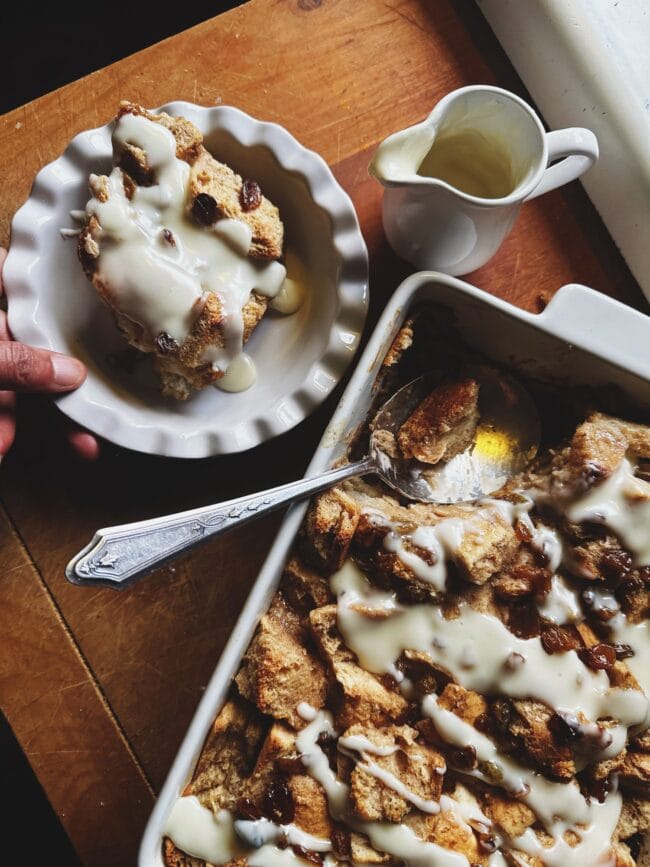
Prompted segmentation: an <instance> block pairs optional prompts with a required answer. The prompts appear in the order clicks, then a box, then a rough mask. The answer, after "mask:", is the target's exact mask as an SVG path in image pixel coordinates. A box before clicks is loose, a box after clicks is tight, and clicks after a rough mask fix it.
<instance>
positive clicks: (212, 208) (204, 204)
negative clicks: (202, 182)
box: [192, 193, 219, 226]
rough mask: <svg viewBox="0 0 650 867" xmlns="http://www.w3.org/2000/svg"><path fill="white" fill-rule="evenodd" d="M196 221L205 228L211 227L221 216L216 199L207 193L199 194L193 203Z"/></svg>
mask: <svg viewBox="0 0 650 867" xmlns="http://www.w3.org/2000/svg"><path fill="white" fill-rule="evenodd" d="M192 214H193V216H194V219H195V220H196V221H197V222H198V223H201V224H202V225H203V226H211V225H212V224H213V223H214V222H215V220H216V219H217V217H218V216H219V209H218V207H217V201H216V199H213V198H212V196H209V195H208V194H207V193H199V194H198V196H196V198H195V199H194V202H193V203H192Z"/></svg>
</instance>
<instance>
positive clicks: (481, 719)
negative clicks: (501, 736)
mask: <svg viewBox="0 0 650 867" xmlns="http://www.w3.org/2000/svg"><path fill="white" fill-rule="evenodd" d="M474 728H475V729H478V730H479V731H480V732H483V734H484V735H489V734H493V726H492V719H491V717H490V714H489V713H482V714H479V716H477V717H476V719H475V720H474Z"/></svg>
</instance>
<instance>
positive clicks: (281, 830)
mask: <svg viewBox="0 0 650 867" xmlns="http://www.w3.org/2000/svg"><path fill="white" fill-rule="evenodd" d="M234 827H235V831H236V832H237V835H238V836H239V837H240V838H241V839H242V840H243V841H244V842H245V843H247V844H248V845H249V846H251V847H252V848H253V849H260V848H261V847H262V846H265V845H266V844H267V843H278V842H281V841H285V840H286V842H287V843H289V844H291V845H292V846H302V847H303V848H304V849H309V850H312V851H313V852H329V851H331V849H332V843H331V842H330V841H329V840H324V839H323V838H322V837H314V835H313V834H308V833H307V832H306V831H303V830H302V828H299V827H298V826H297V825H294V824H291V823H290V824H287V825H276V823H275V822H271V820H270V819H254V820H249V819H235V822H234Z"/></svg>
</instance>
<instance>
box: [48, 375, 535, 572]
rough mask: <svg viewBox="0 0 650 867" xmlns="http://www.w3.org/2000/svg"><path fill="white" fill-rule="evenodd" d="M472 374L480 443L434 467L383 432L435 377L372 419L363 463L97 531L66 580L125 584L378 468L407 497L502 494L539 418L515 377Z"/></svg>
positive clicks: (392, 428)
mask: <svg viewBox="0 0 650 867" xmlns="http://www.w3.org/2000/svg"><path fill="white" fill-rule="evenodd" d="M471 375H472V376H473V377H474V378H475V379H476V380H477V381H478V382H479V385H480V390H479V411H480V416H481V418H480V422H479V425H478V428H477V432H476V437H475V441H474V443H473V444H472V446H470V447H469V448H468V449H467V450H466V451H465V452H463V453H462V454H459V455H457V456H456V457H455V458H452V460H450V461H448V462H447V463H445V464H440V465H435V466H429V465H425V464H421V463H419V462H418V461H415V460H403V459H396V458H392V457H390V456H389V455H388V454H387V453H386V452H385V451H382V449H381V447H380V445H379V442H378V440H379V439H380V438H379V437H378V436H377V432H378V431H380V430H382V431H388V432H389V433H396V432H397V431H398V430H399V428H400V427H401V425H402V424H403V423H404V422H405V421H406V419H407V418H408V416H409V415H410V414H411V413H412V412H413V410H414V409H415V408H416V407H417V405H418V404H419V403H420V402H421V401H422V400H423V399H424V398H425V397H426V396H427V394H429V393H430V392H431V390H432V388H433V385H434V380H433V378H432V376H423V377H419V378H418V379H415V380H413V382H411V383H409V384H408V385H405V386H404V387H403V388H401V389H400V390H399V391H398V392H396V393H395V394H394V395H393V397H391V398H390V400H388V401H386V403H385V404H384V405H383V406H382V407H381V409H380V410H379V412H378V413H377V415H376V417H375V419H374V422H373V432H372V435H371V437H370V454H369V455H368V456H367V457H365V458H363V459H362V460H360V461H356V462H355V463H352V464H346V465H345V466H342V467H337V468H336V469H333V470H328V471H327V472H324V473H321V474H320V475H318V476H314V477H312V478H307V479H300V480H299V481H297V482H290V483H289V484H286V485H279V486H278V487H277V488H271V489H269V490H268V491H263V492H261V493H256V494H250V495H249V496H245V497H237V499H234V500H227V501H226V502H224V503H219V504H216V505H211V506H204V507H202V508H199V509H190V510H189V511H187V512H178V513H177V514H174V515H165V516H163V517H161V518H151V519H149V520H147V521H136V522H134V523H132V524H122V525H121V526H118V527H107V528H105V529H103V530H98V531H97V532H96V533H95V536H94V538H93V539H92V541H91V542H90V544H89V545H87V546H86V547H85V548H84V549H83V550H82V551H80V552H79V554H77V555H76V557H73V558H72V560H71V561H70V562H69V563H68V566H67V567H66V572H65V574H66V577H67V579H68V581H71V582H72V583H73V584H87V585H91V586H94V585H98V584H99V585H101V584H103V585H106V586H108V587H114V588H117V589H120V588H122V587H125V586H127V585H128V584H131V583H133V582H134V581H136V580H137V579H138V578H140V577H142V576H143V575H145V574H146V573H147V572H151V571H152V570H153V569H155V568H157V567H159V566H161V565H162V564H163V563H164V562H166V561H168V560H170V559H172V558H173V557H176V556H178V555H179V554H181V553H182V552H184V551H186V550H187V549H189V548H192V547H193V546H194V545H197V544H199V543H200V542H203V541H205V540H206V539H209V538H211V537H213V536H217V535H219V534H220V533H224V532H226V531H227V530H231V529H233V528H234V527H238V526H241V525H242V524H245V523H247V522H248V521H251V520H253V519H254V518H257V517H258V516H259V515H262V514H264V513H265V512H271V511H273V510H274V509H279V508H280V507H281V506H284V505H286V504H287V503H292V502H294V501H295V500H300V499H303V498H305V497H308V496H310V494H316V493H318V492H319V491H324V490H326V489H327V488H331V487H333V486H334V485H336V484H338V483H339V482H342V481H343V480H344V479H348V478H350V477H352V476H364V475H366V474H368V473H377V475H379V476H380V477H381V478H382V479H383V480H384V481H385V482H386V483H387V484H388V485H390V487H391V488H394V489H395V490H396V491H398V492H399V493H400V494H402V495H403V496H404V497H406V498H408V499H410V500H419V501H421V502H435V503H458V502H465V501H471V500H477V499H479V498H480V497H482V496H485V495H487V494H489V493H491V492H493V491H496V490H497V489H498V488H500V487H501V486H502V485H503V484H504V483H505V482H506V481H507V480H508V479H509V478H510V477H511V476H512V475H514V474H515V473H517V472H519V471H520V470H521V469H523V467H524V466H525V465H526V463H527V462H528V461H529V460H531V458H533V457H534V456H535V454H536V452H537V448H538V446H539V438H540V425H539V417H538V414H537V410H536V408H535V404H534V403H533V401H532V400H531V398H530V396H529V394H528V392H527V391H526V390H525V389H524V388H523V387H522V386H521V385H519V384H518V383H516V382H515V381H514V380H512V379H510V378H509V377H504V376H501V375H499V374H497V373H496V372H495V371H491V370H488V369H483V368H481V369H479V370H478V371H471Z"/></svg>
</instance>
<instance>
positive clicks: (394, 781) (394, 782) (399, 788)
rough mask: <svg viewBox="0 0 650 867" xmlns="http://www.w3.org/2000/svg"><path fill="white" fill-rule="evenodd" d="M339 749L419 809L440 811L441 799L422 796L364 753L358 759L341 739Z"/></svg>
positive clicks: (425, 811) (431, 811) (430, 811)
mask: <svg viewBox="0 0 650 867" xmlns="http://www.w3.org/2000/svg"><path fill="white" fill-rule="evenodd" d="M338 748H339V750H340V751H341V752H342V753H343V755H345V756H348V758H350V759H352V760H353V761H355V762H357V764H358V766H359V767H360V768H362V769H363V770H364V771H367V773H369V774H371V775H372V776H373V777H375V779H377V780H380V781H381V782H382V783H383V784H384V785H385V786H387V787H388V788H389V789H392V790H393V791H394V792H395V793H396V794H398V795H399V796H400V798H404V800H405V801H408V802H409V803H410V804H413V806H414V807H417V809H418V810H422V812H423V813H432V814H435V813H439V812H440V809H441V801H432V800H430V799H428V798H422V797H420V795H418V794H416V793H415V792H413V791H411V789H409V788H408V786H405V785H404V783H403V782H402V781H401V780H400V779H399V778H398V777H396V776H395V774H391V772H390V771H387V770H386V769H385V768H382V767H381V765H378V764H377V762H373V761H372V759H369V758H368V757H367V756H365V755H363V753H362V757H363V761H360V762H359V761H357V758H356V756H355V751H354V750H351V749H346V748H345V747H343V746H341V741H340V740H339V743H338Z"/></svg>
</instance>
